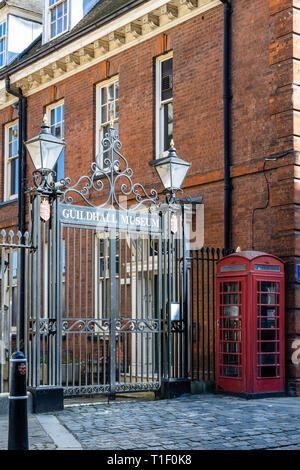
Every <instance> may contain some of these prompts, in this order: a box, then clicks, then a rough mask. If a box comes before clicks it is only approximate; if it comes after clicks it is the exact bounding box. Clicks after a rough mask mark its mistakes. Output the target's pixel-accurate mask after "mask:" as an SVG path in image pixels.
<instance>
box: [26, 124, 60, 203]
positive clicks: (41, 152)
mask: <svg viewBox="0 0 300 470" xmlns="http://www.w3.org/2000/svg"><path fill="white" fill-rule="evenodd" d="M25 145H26V148H27V150H28V153H29V155H30V158H31V160H32V163H33V164H34V167H35V170H34V171H33V173H32V174H33V181H34V185H35V187H36V188H37V190H38V191H39V192H40V193H42V194H44V195H49V196H50V195H51V194H53V193H54V192H55V177H56V173H55V171H54V170H53V168H54V166H55V164H56V162H57V160H58V159H59V157H60V154H61V153H62V151H63V149H64V147H65V145H66V143H65V142H64V141H63V140H62V139H58V138H57V137H55V136H54V135H52V134H51V132H50V126H49V125H48V123H47V117H46V116H45V117H44V120H43V124H42V126H41V132H40V133H39V134H38V135H37V136H36V137H33V138H32V139H30V140H28V141H27V142H25Z"/></svg>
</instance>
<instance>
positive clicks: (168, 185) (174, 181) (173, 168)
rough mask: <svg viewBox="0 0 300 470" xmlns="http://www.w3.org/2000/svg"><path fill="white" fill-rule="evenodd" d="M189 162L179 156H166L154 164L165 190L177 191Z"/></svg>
mask: <svg viewBox="0 0 300 470" xmlns="http://www.w3.org/2000/svg"><path fill="white" fill-rule="evenodd" d="M190 166H191V164H190V163H187V162H185V161H184V160H181V159H180V158H174V157H171V158H169V157H167V158H166V159H164V160H162V161H161V162H159V161H158V162H157V163H156V165H155V168H156V171H157V173H158V175H159V177H160V179H161V182H162V184H163V186H164V188H165V190H172V191H178V190H179V189H181V186H182V183H183V181H184V179H185V177H186V174H187V172H188V170H189V168H190Z"/></svg>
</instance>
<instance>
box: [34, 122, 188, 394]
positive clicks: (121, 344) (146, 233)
mask: <svg viewBox="0 0 300 470" xmlns="http://www.w3.org/2000/svg"><path fill="white" fill-rule="evenodd" d="M103 147H104V149H105V151H104V156H103V163H104V168H100V167H99V166H98V165H97V164H96V163H93V164H92V165H91V175H90V176H82V177H81V178H79V180H78V181H77V182H76V183H75V184H74V185H72V183H71V181H70V180H69V179H66V180H63V181H61V182H60V188H59V190H57V191H56V192H55V194H54V195H52V196H51V197H50V198H47V199H49V200H50V205H51V216H50V218H49V219H48V218H47V217H46V219H45V218H44V220H42V219H41V216H42V217H43V214H42V213H41V204H43V201H44V199H45V197H44V195H43V194H41V193H39V192H38V191H37V192H34V191H31V213H32V228H31V233H32V242H33V244H34V246H36V250H35V251H34V253H33V255H32V260H31V278H32V284H31V292H30V302H31V309H30V311H29V336H28V341H29V342H28V356H29V364H30V368H29V385H31V386H33V387H38V386H40V385H59V386H63V387H64V393H65V395H66V396H73V395H84V394H101V393H103V394H110V395H112V396H113V395H114V394H115V393H120V392H126V391H140V390H155V391H156V390H159V388H160V386H161V382H162V378H172V377H185V375H186V371H187V367H186V360H187V357H188V354H187V347H188V344H187V331H188V327H187V313H186V308H185V307H186V300H185V297H186V293H185V289H186V279H185V272H186V269H185V261H184V260H185V256H184V228H183V223H182V209H181V207H178V206H172V208H171V207H170V205H168V204H159V203H158V195H157V192H156V191H155V190H152V191H151V192H150V193H149V194H148V193H147V192H146V191H145V189H144V188H143V187H142V186H141V185H140V184H138V183H133V181H132V176H133V172H132V170H131V168H129V166H128V163H127V160H126V159H125V158H124V156H123V155H122V154H121V153H120V148H121V144H120V142H119V140H118V137H117V136H116V134H115V132H114V130H113V129H110V130H109V133H108V134H107V135H106V137H105V138H104V140H103ZM128 200H129V201H130V202H131V203H132V204H129V205H128V204H127V203H128ZM174 217H175V218H176V219H177V224H176V226H177V227H178V230H177V231H176V232H175V231H172V224H171V219H172V218H174ZM173 232H174V233H173Z"/></svg>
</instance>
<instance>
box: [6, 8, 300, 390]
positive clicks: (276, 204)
mask: <svg viewBox="0 0 300 470" xmlns="http://www.w3.org/2000/svg"><path fill="white" fill-rule="evenodd" d="M1 3H3V4H5V5H4V6H2V10H3V9H4V8H7V7H9V4H10V3H13V2H1ZM15 3H17V2H15ZM20 3H22V2H20ZM37 3H39V2H37ZM40 3H43V2H40ZM46 3H47V4H48V2H44V12H43V16H42V8H41V10H40V15H41V16H40V18H41V21H42V18H43V20H44V28H45V21H46V19H45V18H47V16H45V15H46V13H45V8H46V6H45V4H46ZM50 3H51V2H50ZM52 3H54V4H55V2H52ZM89 3H90V4H91V5H90V6H89V8H91V9H90V10H89V11H88V12H87V13H86V15H85V16H84V17H83V18H82V19H79V20H78V22H77V23H76V24H74V25H71V26H70V27H69V30H68V28H67V29H66V31H65V33H64V34H62V35H57V37H54V38H52V37H51V34H50V37H49V36H48V37H47V35H45V32H44V33H43V37H42V38H41V37H38V38H37V39H36V40H35V41H34V42H33V44H32V46H31V47H29V48H27V50H25V51H23V52H22V53H21V54H20V55H19V56H18V57H17V58H16V59H14V60H13V62H11V63H10V64H8V65H7V66H4V68H3V69H2V70H0V124H1V125H0V142H1V147H0V166H1V168H2V171H1V172H0V197H1V200H2V203H1V204H0V228H8V227H13V226H16V225H17V223H18V218H17V211H18V202H17V197H15V196H16V195H15V194H12V195H9V194H8V192H7V185H8V184H9V182H7V181H5V178H7V174H8V173H7V171H5V168H7V166H8V161H7V155H5V152H6V150H5V149H6V148H7V139H8V138H9V137H8V128H9V126H11V125H13V124H14V123H16V122H17V119H18V111H17V109H15V107H13V104H14V103H17V102H18V98H17V97H15V96H12V95H11V94H9V93H8V92H7V88H6V84H7V81H5V78H6V77H9V79H10V87H11V88H12V89H14V90H16V91H19V90H21V91H22V94H23V95H24V96H25V97H26V98H27V137H28V138H31V137H33V136H34V135H36V134H37V133H38V132H39V129H40V125H41V121H42V118H43V115H44V114H45V113H48V115H49V119H50V120H51V119H52V118H51V116H52V114H51V111H52V110H53V109H56V108H57V107H58V106H63V107H64V109H63V112H64V138H65V140H66V142H67V146H66V149H65V153H64V162H63V165H62V167H61V171H62V174H63V175H64V176H68V177H70V178H71V179H72V180H74V181H76V179H77V178H78V177H79V176H80V175H82V174H86V173H87V172H88V170H89V167H90V164H91V162H92V161H94V159H95V158H96V155H97V154H98V151H99V135H100V133H101V118H100V117H99V115H100V114H99V113H100V111H101V109H100V108H101V106H102V105H103V103H102V104H101V90H102V89H104V88H105V87H107V86H110V85H111V84H113V83H115V82H116V81H117V82H118V93H119V94H118V112H117V114H114V118H115V122H117V125H118V128H119V135H120V139H121V141H122V143H123V149H122V151H123V153H124V155H126V156H127V158H128V162H129V165H130V166H131V167H132V168H133V169H134V173H135V179H136V180H137V181H139V182H141V183H142V184H143V185H144V186H145V188H146V189H151V188H152V187H153V186H155V187H156V188H157V189H162V188H161V186H160V183H159V180H158V177H157V174H156V172H155V170H154V168H153V166H151V165H149V163H150V162H152V161H153V160H155V158H157V156H159V152H160V150H159V149H158V150H157V140H158V132H159V129H158V128H157V120H158V119H159V116H158V111H157V106H158V103H157V100H158V97H157V86H158V77H157V74H159V73H160V72H159V70H160V69H159V66H158V64H159V63H161V61H164V60H168V59H170V58H172V79H173V83H172V87H171V88H172V96H171V97H170V95H169V96H168V98H167V101H168V100H169V103H170V102H172V106H173V122H172V119H171V118H170V122H169V124H170V126H171V124H172V129H171V134H172V136H173V138H174V141H175V146H176V149H177V154H178V155H179V156H180V157H181V158H183V159H185V160H187V161H189V162H191V163H192V166H191V169H190V171H189V174H188V176H187V178H186V180H185V182H184V191H185V193H186V194H189V195H191V196H199V195H201V196H203V203H204V213H205V219H204V227H205V237H204V243H205V246H223V243H224V124H223V120H224V106H223V94H224V90H223V79H224V77H223V46H224V8H225V7H226V5H225V6H224V5H223V3H224V2H222V1H219V0H180V1H179V0H173V1H168V0H164V1H163V0H160V1H159V0H149V1H124V0H123V1H118V2H109V1H106V0H103V1H101V2H89ZM95 3H96V5H94V4H95ZM112 3H113V4H114V7H113V8H112V7H111V4H112ZM6 4H8V5H6ZM0 6H1V4H0ZM46 9H47V8H46ZM231 9H232V11H231V14H230V17H231V21H230V23H231V27H230V90H231V97H230V98H231V99H230V178H231V186H230V196H231V197H230V201H231V209H230V246H231V247H232V248H234V249H235V248H237V246H239V247H241V249H242V250H251V249H254V250H257V251H265V252H268V253H271V254H273V255H276V256H278V257H280V258H282V259H283V260H284V261H285V263H286V277H287V284H286V286H287V296H286V343H287V347H286V365H287V378H288V379H287V389H288V391H289V393H291V394H297V395H299V394H300V361H299V354H298V355H297V350H299V346H300V320H299V319H300V287H299V283H298V282H297V280H296V279H297V277H296V266H297V263H298V262H299V261H298V260H299V257H300V251H299V250H300V242H299V240H300V235H299V230H300V226H299V223H300V218H299V216H298V214H300V209H299V204H300V196H299V194H300V193H299V191H300V186H299V179H298V178H300V176H298V172H299V170H298V168H299V165H300V154H299V152H298V151H300V143H299V142H300V141H299V136H300V130H299V126H300V120H299V112H300V94H299V91H298V87H299V84H300V66H299V64H300V44H299V37H300V36H299V34H300V1H298V0H252V1H251V2H250V1H249V0H232V1H231ZM0 15H1V10H0ZM103 93H104V92H103ZM103 96H104V95H103ZM170 100H171V101H170ZM61 111H62V110H61ZM97 113H98V114H97ZM53 119H56V121H55V122H53V126H56V127H59V126H60V133H59V135H62V126H61V125H60V122H59V117H54V118H53ZM162 151H164V149H163V150H162ZM27 163H28V166H27V184H28V186H30V185H31V176H30V175H31V171H32V166H31V162H30V161H29V160H28V162H27ZM11 196H12V197H11Z"/></svg>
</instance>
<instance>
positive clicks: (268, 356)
mask: <svg viewBox="0 0 300 470" xmlns="http://www.w3.org/2000/svg"><path fill="white" fill-rule="evenodd" d="M253 292H254V293H256V295H257V297H256V299H257V309H256V312H255V311H254V314H256V318H257V321H255V319H254V321H253V322H252V325H253V327H254V331H252V337H253V338H256V347H255V346H254V348H255V355H256V361H253V364H254V366H255V371H253V372H254V373H253V378H254V390H253V391H254V392H258V393H259V392H271V391H278V390H284V346H283V345H284V315H283V314H282V312H284V280H283V277H282V278H278V277H273V278H272V277H270V276H269V277H268V278H266V277H263V276H254V277H253Z"/></svg>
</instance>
